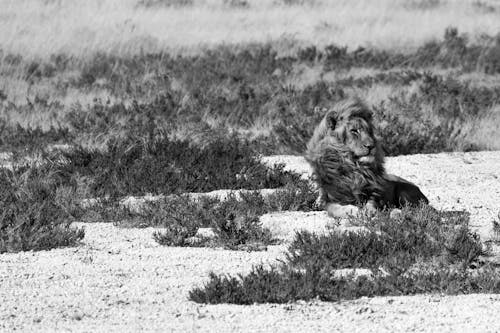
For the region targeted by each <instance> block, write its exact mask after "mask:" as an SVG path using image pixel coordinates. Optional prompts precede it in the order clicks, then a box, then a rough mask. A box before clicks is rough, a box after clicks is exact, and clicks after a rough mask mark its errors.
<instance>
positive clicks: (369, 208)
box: [363, 201, 377, 216]
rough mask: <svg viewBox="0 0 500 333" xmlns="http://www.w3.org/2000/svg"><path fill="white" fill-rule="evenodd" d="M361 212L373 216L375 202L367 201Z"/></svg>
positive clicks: (375, 206)
mask: <svg viewBox="0 0 500 333" xmlns="http://www.w3.org/2000/svg"><path fill="white" fill-rule="evenodd" d="M363 212H364V213H365V214H367V215H368V216H374V215H375V214H376V213H377V204H376V203H375V202H373V201H368V202H367V203H366V204H365V206H364V207H363Z"/></svg>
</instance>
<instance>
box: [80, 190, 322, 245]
mask: <svg viewBox="0 0 500 333" xmlns="http://www.w3.org/2000/svg"><path fill="white" fill-rule="evenodd" d="M316 198H317V193H316V191H315V189H314V188H313V186H312V185H311V183H310V182H308V181H306V180H300V181H298V182H296V183H289V184H287V185H286V186H285V187H284V188H281V189H277V190H276V192H274V193H272V194H269V195H263V194H262V193H260V192H259V191H249V192H239V193H237V192H232V193H230V194H229V195H228V197H227V198H215V197H208V196H200V197H198V198H193V197H190V196H189V195H172V196H167V197H163V198H160V199H158V200H155V201H150V202H146V203H144V204H142V205H141V208H140V209H131V208H130V207H127V206H124V205H120V204H119V203H117V202H114V203H111V204H110V203H106V202H103V203H100V204H98V205H96V206H93V207H89V208H88V209H86V210H85V211H82V212H81V213H84V214H86V216H81V217H80V218H82V219H83V220H85V219H89V218H90V219H92V220H96V219H97V220H103V219H104V220H110V221H114V222H115V223H117V224H118V225H119V226H124V227H148V226H153V227H160V228H164V229H163V230H162V231H157V232H155V233H154V234H153V237H154V238H155V240H156V241H157V242H158V243H160V244H162V245H167V246H221V247H225V248H230V249H245V250H259V249H262V248H265V246H266V245H269V244H273V243H275V242H276V240H275V239H273V238H272V237H271V235H270V233H269V231H268V230H266V229H264V228H262V226H261V224H260V220H259V218H260V216H261V215H262V214H265V213H268V212H272V211H284V210H288V211H289V210H303V211H309V210H314V209H317V208H318V207H317V206H316ZM96 215H97V216H96ZM199 228H211V229H212V230H213V231H214V232H215V237H213V238H205V239H204V238H203V237H197V236H196V235H197V232H198V229H199Z"/></svg>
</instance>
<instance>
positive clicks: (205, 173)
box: [59, 137, 299, 197]
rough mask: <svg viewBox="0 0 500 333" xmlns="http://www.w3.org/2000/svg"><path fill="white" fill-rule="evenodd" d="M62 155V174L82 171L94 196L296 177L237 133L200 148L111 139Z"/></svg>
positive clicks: (275, 182)
mask: <svg viewBox="0 0 500 333" xmlns="http://www.w3.org/2000/svg"><path fill="white" fill-rule="evenodd" d="M60 154H61V155H60V156H61V158H60V159H61V160H62V163H61V164H60V166H59V170H60V172H61V174H64V175H67V176H68V178H71V177H72V176H73V175H81V176H82V177H84V178H85V179H87V185H88V187H89V190H90V194H91V195H93V196H97V197H119V196H125V195H144V194H146V193H152V194H180V193H184V192H209V191H213V190H218V189H242V188H243V189H261V188H276V187H280V186H284V185H285V184H287V183H290V182H294V181H295V180H297V179H298V177H299V176H298V175H296V174H293V173H292V172H288V171H284V170H283V165H277V166H274V167H267V166H266V165H264V164H263V163H261V162H260V161H259V158H258V156H257V155H256V153H255V152H254V151H253V150H252V149H251V147H250V146H249V144H248V143H247V142H244V141H240V140H238V139H237V138H235V137H230V138H215V139H213V141H212V142H209V143H207V144H206V145H205V146H204V147H199V146H195V145H192V144H190V143H189V142H188V141H172V140H169V139H168V138H165V137H163V138H159V139H145V140H141V139H138V140H137V139H133V138H131V139H128V140H121V141H114V142H111V143H110V144H109V145H108V147H107V150H106V151H99V150H91V149H86V148H82V147H80V148H76V149H74V150H71V151H67V152H62V153H60Z"/></svg>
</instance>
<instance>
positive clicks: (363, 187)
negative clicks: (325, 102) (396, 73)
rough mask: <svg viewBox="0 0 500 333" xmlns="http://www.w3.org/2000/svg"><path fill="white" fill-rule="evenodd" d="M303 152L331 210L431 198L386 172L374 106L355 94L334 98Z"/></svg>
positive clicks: (338, 214)
mask: <svg viewBox="0 0 500 333" xmlns="http://www.w3.org/2000/svg"><path fill="white" fill-rule="evenodd" d="M305 157H306V160H307V161H308V162H309V164H310V165H311V166H312V169H313V172H314V177H315V180H316V182H317V183H318V185H319V188H320V191H321V201H322V202H323V203H324V204H325V208H326V211H327V212H328V214H329V215H330V216H333V217H344V216H346V215H349V214H356V213H357V212H358V210H359V209H360V208H364V209H367V210H368V211H370V212H373V211H374V210H375V209H380V208H386V207H387V208H401V207H402V206H404V205H417V204H418V203H420V202H421V201H423V202H425V203H429V200H427V198H426V197H425V195H424V194H423V193H422V192H421V191H420V189H419V188H418V187H417V186H416V185H415V184H413V183H411V182H409V181H407V180H405V179H403V178H400V177H397V176H394V175H389V174H387V173H386V172H385V169H384V156H383V152H382V148H381V146H380V144H379V142H378V141H377V139H376V137H375V135H374V132H373V124H372V112H371V111H370V109H369V108H368V107H367V106H366V105H365V104H364V103H363V102H362V101H361V100H360V99H358V98H352V99H348V100H346V101H344V102H341V103H338V104H337V105H336V106H335V107H334V108H333V109H331V110H329V111H328V112H327V113H326V115H325V116H324V118H323V120H322V121H321V122H320V124H319V125H318V127H317V128H316V129H315V131H314V134H313V136H312V138H311V140H310V141H309V142H308V144H307V151H306V153H305Z"/></svg>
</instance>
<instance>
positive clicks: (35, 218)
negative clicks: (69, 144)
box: [0, 167, 84, 253]
mask: <svg viewBox="0 0 500 333" xmlns="http://www.w3.org/2000/svg"><path fill="white" fill-rule="evenodd" d="M0 187H1V188H2V191H1V193H0V207H2V209H1V211H0V231H1V232H0V253H3V252H18V251H29V250H49V249H52V248H56V247H60V246H72V245H75V244H77V243H78V241H80V240H81V239H82V238H83V237H84V230H83V229H77V228H72V227H70V224H71V222H72V216H71V214H70V212H69V210H68V206H67V203H68V202H64V201H63V200H62V199H63V198H62V196H61V194H62V192H61V191H58V189H59V184H58V180H57V177H56V176H55V175H54V174H53V173H51V172H49V173H43V172H41V171H40V170H39V169H37V168H33V167H23V168H20V169H16V170H14V171H12V170H6V169H0Z"/></svg>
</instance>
